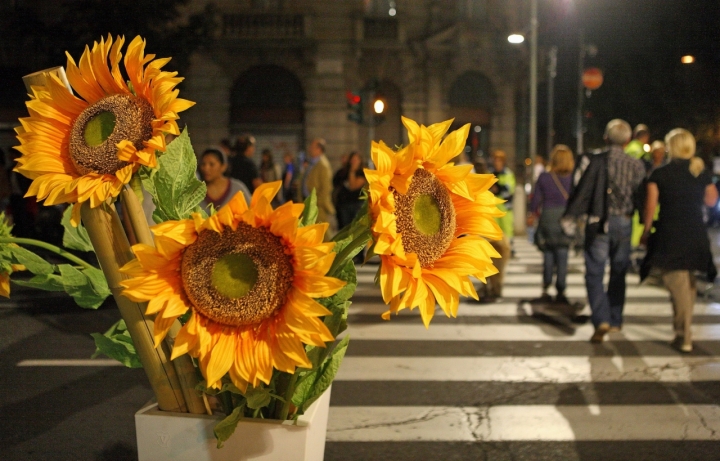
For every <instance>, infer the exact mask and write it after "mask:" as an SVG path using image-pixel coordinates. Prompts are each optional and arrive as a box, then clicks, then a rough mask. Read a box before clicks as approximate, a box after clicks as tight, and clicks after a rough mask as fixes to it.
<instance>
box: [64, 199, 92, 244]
mask: <svg viewBox="0 0 720 461" xmlns="http://www.w3.org/2000/svg"><path fill="white" fill-rule="evenodd" d="M76 206H79V205H77V204H75V205H70V206H69V207H68V208H67V209H66V210H65V212H64V213H63V217H62V221H61V222H62V225H63V227H64V228H65V233H64V234H63V246H64V247H65V248H70V249H71V250H78V251H95V249H94V248H93V246H92V243H91V242H90V237H89V236H88V233H87V231H86V230H85V228H84V227H83V225H82V224H80V225H78V226H77V227H73V225H72V224H70V217H71V216H72V210H73V207H76Z"/></svg>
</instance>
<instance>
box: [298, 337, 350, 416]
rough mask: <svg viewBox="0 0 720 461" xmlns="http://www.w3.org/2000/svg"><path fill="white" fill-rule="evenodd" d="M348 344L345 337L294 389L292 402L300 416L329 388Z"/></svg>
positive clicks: (347, 338) (348, 339)
mask: <svg viewBox="0 0 720 461" xmlns="http://www.w3.org/2000/svg"><path fill="white" fill-rule="evenodd" d="M349 342H350V337H349V336H345V337H344V338H343V339H342V341H340V343H339V344H338V345H337V347H335V349H333V351H332V352H331V353H330V356H329V357H328V358H327V359H325V361H324V362H323V364H322V365H321V366H320V367H319V368H318V369H317V370H315V371H312V372H310V373H308V374H307V375H305V376H304V377H303V379H302V380H301V381H300V382H299V383H298V385H297V387H295V392H294V394H293V397H292V402H293V404H295V406H296V407H298V412H299V413H300V414H302V413H304V412H305V411H307V409H308V408H309V407H310V405H312V404H313V402H315V401H316V400H317V399H318V398H320V396H321V395H322V394H323V392H325V391H326V390H327V389H328V388H329V387H330V384H332V382H333V380H334V379H335V375H337V372H338V370H339V369H340V364H341V363H342V360H343V358H344V357H345V352H347V347H348V343H349Z"/></svg>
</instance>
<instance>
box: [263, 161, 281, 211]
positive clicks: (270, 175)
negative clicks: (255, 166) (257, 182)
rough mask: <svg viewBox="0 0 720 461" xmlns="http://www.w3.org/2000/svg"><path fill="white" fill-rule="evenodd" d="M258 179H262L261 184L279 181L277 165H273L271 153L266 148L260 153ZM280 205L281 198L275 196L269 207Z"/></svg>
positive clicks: (278, 195)
mask: <svg viewBox="0 0 720 461" xmlns="http://www.w3.org/2000/svg"><path fill="white" fill-rule="evenodd" d="M260 179H262V182H275V181H279V180H280V168H279V165H276V164H275V160H273V155H272V151H271V150H270V149H267V148H265V149H263V150H262V152H261V153H260ZM282 203H283V201H282V196H281V195H280V194H276V195H275V197H273V199H272V202H271V205H272V206H273V207H278V206H280V205H282Z"/></svg>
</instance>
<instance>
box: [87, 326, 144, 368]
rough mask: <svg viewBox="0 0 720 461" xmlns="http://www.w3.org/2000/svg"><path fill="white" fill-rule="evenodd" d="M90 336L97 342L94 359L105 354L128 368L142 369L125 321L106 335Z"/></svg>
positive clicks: (95, 334)
mask: <svg viewBox="0 0 720 461" xmlns="http://www.w3.org/2000/svg"><path fill="white" fill-rule="evenodd" d="M90 336H92V337H93V339H94V340H95V348H96V349H95V353H94V354H93V355H92V358H95V357H97V356H99V355H100V354H104V355H106V356H108V357H110V358H111V359H115V360H117V361H118V362H120V363H122V364H123V365H125V366H126V367H128V368H142V363H140V358H139V357H138V355H137V351H136V350H135V345H134V344H133V342H132V338H131V337H130V333H129V332H128V331H127V327H126V325H125V321H124V320H120V321H118V322H117V323H115V324H114V325H113V326H112V327H110V329H109V330H108V331H106V332H105V333H104V334H100V333H92V334H91V335H90Z"/></svg>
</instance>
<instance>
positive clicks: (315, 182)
mask: <svg viewBox="0 0 720 461" xmlns="http://www.w3.org/2000/svg"><path fill="white" fill-rule="evenodd" d="M325 148H326V145H325V140H324V139H322V138H315V139H313V140H312V142H311V143H310V145H309V146H308V152H307V167H306V168H305V173H304V175H303V179H302V183H301V185H302V188H301V189H302V195H303V199H306V198H307V197H309V196H310V192H312V190H313V189H314V190H315V194H316V197H317V207H318V219H317V221H318V222H327V223H329V222H330V220H331V219H332V217H333V216H335V207H334V206H333V204H332V169H331V168H330V161H329V160H328V158H327V157H326V156H325ZM326 235H327V234H326Z"/></svg>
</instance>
